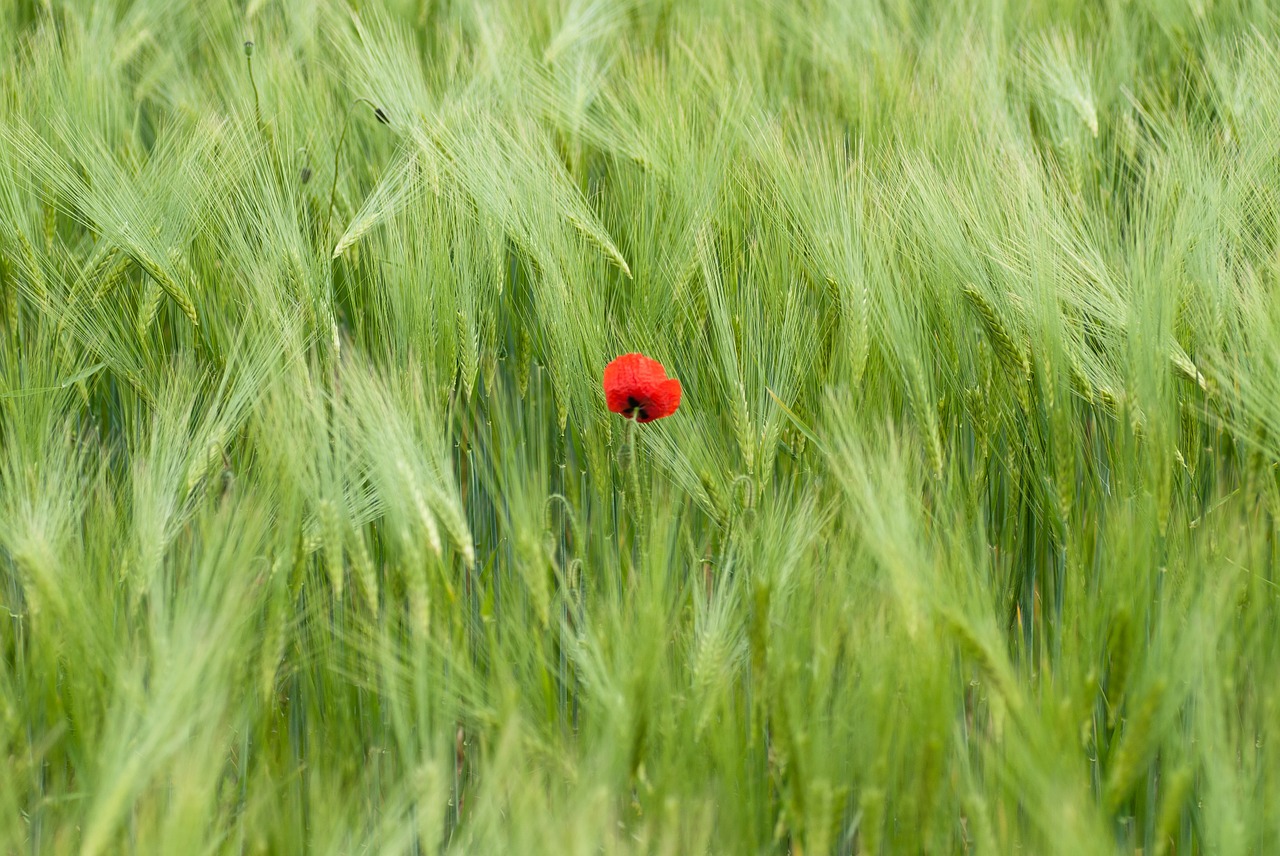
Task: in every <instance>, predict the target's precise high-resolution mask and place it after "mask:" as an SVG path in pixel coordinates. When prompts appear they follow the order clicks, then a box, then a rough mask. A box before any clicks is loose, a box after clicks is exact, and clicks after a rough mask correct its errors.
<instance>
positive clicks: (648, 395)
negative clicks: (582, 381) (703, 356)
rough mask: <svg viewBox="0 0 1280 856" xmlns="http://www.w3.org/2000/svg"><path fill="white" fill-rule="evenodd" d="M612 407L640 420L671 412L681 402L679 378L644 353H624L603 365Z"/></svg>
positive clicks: (605, 384) (605, 382)
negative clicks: (672, 376)
mask: <svg viewBox="0 0 1280 856" xmlns="http://www.w3.org/2000/svg"><path fill="white" fill-rule="evenodd" d="M604 397H605V399H606V400H607V401H608V402H609V409H610V410H612V411H613V412H614V413H621V414H622V415H623V416H625V417H627V418H628V419H633V418H634V419H635V420H636V421H637V422H652V421H653V420H655V419H661V418H662V417H664V416H670V415H671V414H672V413H675V412H676V408H677V407H679V406H680V381H678V380H676V379H675V378H669V377H667V370H666V369H664V368H663V367H662V363H660V362H658V361H657V360H651V359H649V358H648V357H646V356H645V355H644V354H623V355H622V356H620V357H618V358H617V359H615V360H614V361H613V362H611V363H609V365H607V366H605V368H604Z"/></svg>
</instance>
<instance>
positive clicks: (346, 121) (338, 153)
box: [324, 98, 378, 235]
mask: <svg viewBox="0 0 1280 856" xmlns="http://www.w3.org/2000/svg"><path fill="white" fill-rule="evenodd" d="M361 101H363V102H364V103H365V104H368V105H369V106H370V107H372V108H373V112H374V115H377V113H378V105H377V104H374V103H373V102H372V101H370V100H369V99H368V98H357V99H356V100H354V101H352V102H351V103H350V104H348V105H347V113H346V116H344V117H343V119H342V133H341V134H339V135H338V145H337V147H336V148H335V149H334V150H333V183H332V184H330V185H329V209H328V212H327V213H326V214H325V217H324V233H325V235H328V234H329V226H330V224H332V223H333V199H334V195H335V194H336V193H337V191H338V161H339V159H340V158H341V157H342V144H343V143H344V142H346V140H347V127H348V126H349V125H350V124H351V111H352V110H354V109H355V106H356V105H357V104H359V103H360V102H361Z"/></svg>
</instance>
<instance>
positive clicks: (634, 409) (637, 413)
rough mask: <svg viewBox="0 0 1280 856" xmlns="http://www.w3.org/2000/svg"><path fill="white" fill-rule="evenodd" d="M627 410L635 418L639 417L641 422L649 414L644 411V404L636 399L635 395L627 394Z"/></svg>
mask: <svg viewBox="0 0 1280 856" xmlns="http://www.w3.org/2000/svg"><path fill="white" fill-rule="evenodd" d="M627 412H628V413H630V414H631V415H632V416H634V417H635V418H636V419H639V420H640V421H641V422H643V421H644V420H645V419H646V418H647V417H648V415H649V414H648V413H646V412H645V409H644V405H643V404H641V403H640V402H639V401H636V397H635V396H634V395H628V396H627Z"/></svg>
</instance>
